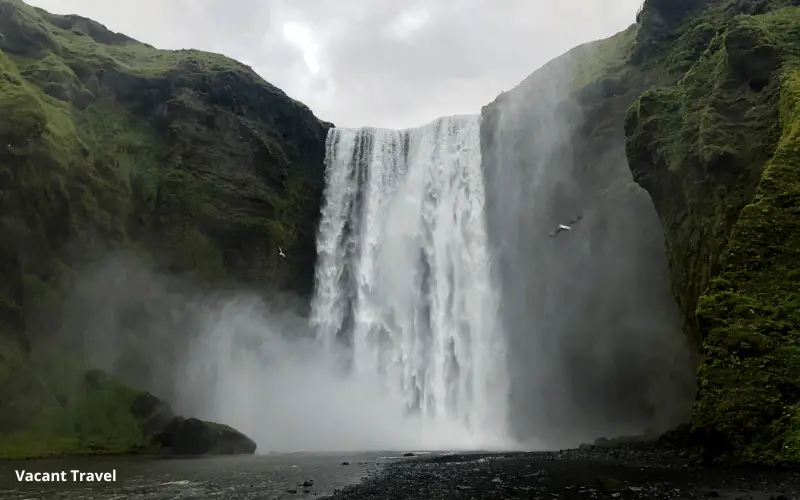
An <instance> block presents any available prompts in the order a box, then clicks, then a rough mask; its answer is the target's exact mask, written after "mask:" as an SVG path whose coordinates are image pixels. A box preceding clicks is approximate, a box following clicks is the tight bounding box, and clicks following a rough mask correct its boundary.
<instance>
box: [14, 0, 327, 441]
mask: <svg viewBox="0 0 800 500" xmlns="http://www.w3.org/2000/svg"><path fill="white" fill-rule="evenodd" d="M330 127H331V124H329V123H325V122H321V121H320V120H318V119H317V118H316V117H315V116H314V115H313V113H312V112H311V111H310V110H309V109H308V108H306V107H305V106H304V105H303V104H301V103H299V102H297V101H294V100H293V99H291V98H289V97H288V96H287V95H286V94H284V93H283V92H282V91H281V90H280V89H277V88H275V87H273V86H272V85H270V84H268V83H266V82H265V81H264V80H263V79H262V78H261V77H259V76H258V75H257V74H256V73H255V72H254V71H253V70H252V69H250V68H249V67H247V66H245V65H243V64H240V63H238V62H236V61H233V60H231V59H228V58H226V57H223V56H221V55H217V54H209V53H204V52H199V51H194V50H181V51H163V50H157V49H155V48H153V47H152V46H149V45H147V44H143V43H140V42H138V41H136V40H133V39H131V38H129V37H127V36H125V35H122V34H118V33H113V32H111V31H109V30H108V29H106V28H105V27H103V26H102V25H100V24H98V23H96V22H94V21H91V20H89V19H85V18H82V17H79V16H73V15H71V16H59V15H53V14H49V13H47V12H45V11H43V10H40V9H36V8H33V7H30V6H28V5H26V4H24V3H23V2H21V1H19V0H0V144H1V145H2V146H0V341H2V346H0V360H2V361H0V363H2V369H0V401H2V403H0V415H2V419H0V434H2V435H4V436H7V435H10V434H13V432H14V431H17V430H20V429H22V428H24V427H25V426H27V425H28V424H30V423H31V422H36V425H37V426H38V425H39V424H41V426H43V427H44V428H46V432H45V431H44V430H41V429H40V431H41V432H40V431H37V435H40V434H41V435H42V436H50V435H51V434H52V433H60V434H65V435H66V436H67V437H70V438H71V437H75V433H76V432H78V431H77V430H75V428H72V429H62V428H59V429H57V430H56V429H53V428H52V426H51V425H50V423H48V422H41V423H40V422H39V420H41V419H43V418H45V416H46V414H48V412H50V413H52V414H53V415H55V417H54V418H53V419H51V420H53V421H54V422H57V421H59V419H60V418H61V417H59V416H58V415H62V416H63V414H64V412H68V413H69V412H71V413H75V412H77V411H79V410H80V409H76V408H73V407H72V401H73V400H75V401H77V399H75V398H72V396H74V395H76V394H78V393H82V391H84V389H85V388H84V387H82V385H81V384H80V383H78V382H77V381H78V380H79V379H80V377H79V376H78V375H77V374H76V372H74V370H72V369H71V368H67V365H68V363H66V361H65V362H64V363H61V364H59V365H58V366H59V368H58V369H55V368H53V367H54V366H56V365H54V364H53V363H52V362H51V360H49V358H48V360H45V359H44V357H46V355H47V354H48V353H47V352H46V351H48V350H56V357H57V358H58V359H59V360H62V358H63V360H66V359H67V357H68V356H67V355H66V353H65V352H64V351H61V350H58V349H55V348H54V347H53V346H54V343H55V342H56V341H59V342H60V341H61V340H69V341H72V342H70V343H69V345H70V346H71V347H76V348H77V349H76V350H75V351H74V352H73V354H75V355H76V360H78V361H80V360H81V356H82V355H83V353H84V352H86V354H87V355H91V356H97V355H98V350H99V349H101V348H102V343H94V342H93V340H101V339H103V338H105V339H106V340H107V341H108V340H109V339H110V338H111V337H112V336H115V335H117V334H119V335H120V339H119V342H120V345H119V346H118V351H120V352H125V353H126V354H125V356H124V358H125V359H118V360H116V364H117V367H122V366H127V367H129V369H128V370H127V375H130V377H129V378H131V379H132V380H133V381H135V382H142V383H146V382H148V381H152V380H153V379H157V378H158V375H159V374H158V373H149V374H147V373H144V372H147V371H148V370H149V368H148V367H147V365H148V363H150V362H152V361H153V360H152V359H151V358H152V356H153V353H154V352H156V351H158V353H159V355H160V356H162V357H163V358H164V359H161V360H160V361H159V362H160V363H162V364H166V365H169V363H170V362H171V360H172V361H174V359H175V358H174V356H177V353H180V352H181V349H182V347H181V345H182V340H181V335H184V334H185V335H189V334H191V332H190V330H191V328H190V325H191V323H190V322H186V321H180V320H179V319H176V318H172V317H171V315H173V311H171V310H170V307H171V302H169V301H163V300H162V301H159V297H158V296H155V295H152V293H151V292H152V289H153V288H154V287H152V286H150V285H148V284H147V283H146V278H145V277H144V276H145V275H144V274H142V273H139V274H138V275H137V274H136V271H137V270H141V269H151V270H153V269H154V270H156V271H157V272H160V273H165V272H166V273H168V274H171V275H179V276H184V277H185V279H188V280H192V282H193V283H194V284H195V285H196V288H202V287H203V286H204V285H212V286H214V287H215V288H225V287H226V286H228V285H233V284H235V285H236V286H237V287H242V286H245V287H247V286H252V287H253V288H258V289H261V290H263V289H265V288H274V289H280V290H285V289H289V290H292V291H295V292H298V293H300V294H306V295H308V294H309V293H310V291H311V289H312V285H313V270H314V260H315V249H314V239H315V234H316V226H317V219H318V214H319V204H320V197H321V192H322V187H323V182H324V179H323V170H324V154H325V136H326V133H327V130H328V129H329V128H330ZM279 246H280V247H281V248H282V249H283V250H284V252H285V253H286V255H287V258H286V259H282V258H280V257H279V255H278V247H279ZM125 253H126V254H135V255H136V256H137V259H140V260H143V261H144V262H145V264H142V265H140V266H139V267H134V266H130V265H129V261H126V259H124V258H122V257H120V255H121V254H125ZM111 256H114V257H113V259H112V260H111V261H108V258H110V257H111ZM131 271H133V272H131ZM126 273H127V274H128V278H130V277H131V275H134V276H136V277H138V280H133V281H130V286H128V287H127V288H126V287H125V286H123V287H121V288H120V287H117V288H116V289H115V290H116V292H118V293H117V295H113V294H111V293H110V292H112V289H113V283H119V281H120V279H125V276H126ZM92 283H93V284H94V285H97V286H88V285H92ZM87 284H88V285H87ZM148 286H150V288H148ZM76 287H77V289H78V290H79V291H81V293H82V296H80V294H78V295H79V296H78V297H77V298H76V297H74V295H75V293H74V292H75V290H76ZM122 291H124V293H127V295H126V297H127V299H128V300H127V301H125V300H117V299H118V298H119V293H121V292H122ZM67 296H70V300H73V301H74V300H77V301H78V302H80V303H81V304H80V307H73V306H71V305H69V304H67V303H65V302H64V300H65V298H66V297H67ZM114 297H117V299H115V298H114ZM161 298H163V297H161ZM65 308H66V309H68V311H66V310H64V309H65ZM62 310H63V311H62ZM66 312H71V313H72V315H71V316H70V317H71V318H73V320H72V321H68V322H66V323H64V322H62V319H63V317H64V314H62V313H66ZM87 313H88V314H87ZM91 317H95V318H106V319H108V322H106V323H104V324H103V325H102V328H99V327H98V324H94V325H93V324H90V320H89V319H88V318H91ZM170 318H171V319H170ZM158 320H161V321H162V325H161V328H159V329H153V328H151V327H152V326H153V324H154V323H155V322H157V321H158ZM164 320H169V321H166V322H164ZM90 331H91V332H95V333H97V334H98V335H97V336H96V337H92V336H91V335H89V334H88V333H87V332H90ZM145 334H146V335H145ZM158 345H160V346H162V347H160V348H156V347H155V346H158ZM18 346H20V347H18ZM125 346H127V347H125ZM61 347H62V344H61V343H59V349H60V348H61ZM123 347H124V348H123ZM26 351H27V352H26ZM101 354H102V353H101ZM170 356H173V357H170ZM40 358H41V359H40ZM62 364H63V365H65V366H64V367H63V369H62V367H61V365H62ZM50 368H53V369H52V370H51V369H50ZM63 380H70V381H72V380H75V381H76V382H75V384H67V386H64V384H62V383H61V382H62V381H63ZM167 395H168V394H167ZM76 397H77V396H76ZM81 400H82V399H81ZM92 401H94V400H91V398H90V401H89V403H91V404H94V403H97V404H101V405H105V404H107V403H108V404H111V405H114V404H117V403H115V402H110V403H109V402H106V401H94V402H92ZM76 404H77V403H76ZM81 404H83V403H81ZM87 404H88V403H87ZM84 409H85V408H84ZM51 410H52V412H51ZM81 411H83V410H81ZM87 411H88V410H87ZM51 416H52V415H51ZM40 417H41V418H40ZM62 420H63V421H67V419H66V417H64V418H63V419H62ZM70 421H71V420H70ZM121 425H123V424H121ZM57 427H58V426H57ZM60 427H64V426H60ZM51 431H52V432H51ZM111 432H121V431H120V430H119V429H116V430H113V431H111ZM84 437H86V436H84ZM89 437H91V436H89ZM89 437H86V439H82V440H81V439H79V441H81V442H84V441H87V440H88V439H89ZM37 439H38V438H37ZM44 439H46V437H43V438H41V439H39V440H40V441H41V440H44ZM76 439H77V438H76ZM0 448H2V450H0V452H2V453H0V454H5V451H6V448H7V447H5V446H4V445H3V446H0ZM45 448H46V446H45ZM52 451H54V450H49V451H48V452H52ZM56 451H57V450H56ZM22 454H23V455H24V454H25V453H24V450H23V452H22Z"/></svg>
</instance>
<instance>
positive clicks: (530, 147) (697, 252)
mask: <svg viewBox="0 0 800 500" xmlns="http://www.w3.org/2000/svg"><path fill="white" fill-rule="evenodd" d="M797 5H798V4H797V2H796V1H789V0H786V1H780V0H772V1H771V0H759V1H756V0H683V1H679V2H675V1H669V2H668V1H663V0H646V1H645V2H644V4H643V6H642V9H641V11H640V12H639V14H638V16H637V22H636V24H635V25H633V26H631V27H630V28H629V29H628V30H626V31H624V32H622V33H619V34H617V35H616V36H614V37H611V38H609V39H606V40H602V41H599V42H594V43H590V44H586V45H584V46H581V47H578V48H576V49H574V50H572V51H570V52H569V53H567V54H565V55H564V56H562V57H560V58H558V59H556V60H554V61H552V62H551V63H549V64H548V65H546V66H545V67H543V68H542V69H540V70H538V71H537V72H535V73H534V74H533V75H531V77H530V78H529V79H528V80H526V81H525V82H523V83H522V84H521V85H520V86H519V87H517V88H516V89H514V90H512V91H511V92H508V93H505V94H503V95H501V96H500V97H498V99H497V100H496V101H495V102H493V103H492V104H491V105H489V106H487V107H486V108H484V110H483V118H484V130H483V131H482V147H483V152H484V167H485V169H486V174H485V176H486V179H487V189H488V190H489V191H488V193H487V208H488V211H489V213H488V217H489V220H490V222H489V228H490V231H491V232H492V234H490V239H491V240H492V241H493V242H494V245H495V254H496V256H497V258H498V260H499V263H500V274H501V276H503V277H504V279H503V282H504V287H503V290H502V293H503V299H502V300H503V304H504V306H505V307H507V308H509V309H510V313H509V314H508V315H507V316H508V317H507V325H506V327H507V328H508V330H509V332H510V339H509V343H510V345H509V350H510V352H511V353H513V354H512V356H511V358H510V362H511V369H512V394H513V398H521V400H523V401H525V403H524V404H523V405H522V406H521V407H520V409H519V410H518V411H517V412H516V413H513V410H512V417H513V418H515V419H516V426H517V427H518V428H519V429H522V430H523V434H524V430H525V429H527V430H528V432H534V431H535V429H537V428H541V427H542V426H545V427H548V428H549V429H550V428H552V429H553V430H555V431H560V433H561V435H569V433H570V432H574V431H576V430H577V431H578V432H580V430H585V429H591V431H590V432H592V433H595V434H597V433H598V432H608V431H609V430H611V431H613V430H614V429H613V425H612V422H613V423H617V424H619V423H622V424H623V425H625V424H627V425H630V426H632V427H633V428H635V427H637V426H639V427H641V426H642V425H643V422H653V423H654V425H656V426H657V425H658V424H665V423H666V422H675V421H676V420H675V419H679V417H680V414H681V407H682V406H683V405H684V404H685V403H682V401H684V402H685V401H686V399H685V398H686V397H687V396H689V397H691V395H692V394H693V393H695V390H694V389H693V387H692V386H693V385H694V383H693V382H692V381H691V380H690V379H689V378H688V377H687V374H686V371H685V370H686V369H687V367H690V366H691V365H692V364H693V363H695V362H697V363H699V367H698V371H697V374H696V378H697V386H698V387H697V390H696V394H694V396H695V403H694V406H693V410H692V414H691V426H690V427H691V429H692V432H691V435H692V437H693V438H694V439H696V441H695V442H696V443H697V444H698V446H699V447H700V448H701V449H702V452H703V454H704V457H705V458H706V459H708V460H724V461H734V462H757V463H785V462H791V463H795V462H797V461H798V459H800V455H799V454H798V449H799V448H798V444H799V443H800V441H799V440H800V413H798V401H800V392H799V391H800V359H799V358H798V351H797V342H798V338H799V337H798V333H799V330H798V326H797V325H798V321H799V320H800V316H798V314H800V308H799V307H798V305H800V302H799V301H800V280H798V274H797V272H798V271H797V269H798V267H799V266H798V256H799V255H800V254H798V252H800V245H798V238H800V231H799V229H800V226H799V224H800V217H797V215H798V210H800V208H798V207H799V206H800V205H799V204H798V196H799V194H798V193H800V191H798V188H800V185H799V184H798V163H797V153H798V144H797V123H798V122H797V119H798V112H797V99H798V87H797V82H798V53H799V52H798V49H797V48H796V47H797V46H798V41H800V31H798V29H797V26H798V19H800V17H798V16H800V11H799V9H798V7H797ZM626 160H627V161H626ZM626 164H627V165H626ZM630 173H632V174H633V178H632V179H631V176H630ZM632 180H635V182H636V183H637V184H639V185H640V186H641V187H642V188H644V189H645V190H646V191H647V193H645V192H644V191H643V190H641V189H639V188H638V187H637V186H635V185H634V184H633V183H632ZM548 193H549V194H548ZM648 194H649V196H647V195H648ZM653 207H654V208H655V210H653ZM578 215H583V218H582V219H580V220H579V221H578V222H577V223H575V224H574V225H573V230H572V231H570V232H568V233H560V234H558V235H556V236H555V237H553V238H548V236H549V235H548V234H547V233H549V232H550V231H552V230H553V229H555V228H556V227H557V225H558V224H564V223H568V222H567V221H569V220H575V218H576V217H577V216H578ZM659 220H660V225H659V224H658V221H659ZM659 226H660V227H659ZM662 231H663V235H662ZM662 245H663V246H662ZM664 249H665V250H666V255H665V254H664ZM665 256H666V261H667V262H668V265H669V271H668V273H669V282H670V283H671V288H672V292H673V294H674V298H675V300H676V301H677V305H678V307H679V312H677V315H676V311H674V310H673V309H672V307H671V306H670V304H669V302H670V300H668V298H667V297H665V296H664V290H665V289H666V279H665V273H666V269H664V267H663V264H664V257H665ZM520 273H522V276H524V277H525V279H516V280H515V279H514V277H519V276H520ZM628 273H630V274H628ZM681 327H682V329H683V335H681V334H680V333H679V331H680V329H681ZM537 332H538V333H537ZM681 342H688V344H689V349H690V351H693V353H694V355H693V356H691V358H694V359H693V360H689V359H688V358H687V357H686V354H687V351H686V350H685V349H684V348H683V347H682V346H681V345H680V344H681ZM542 350H544V351H545V352H546V353H547V355H546V356H540V355H537V353H538V352H540V351H542ZM639 363H642V364H639ZM531 364H533V365H536V366H537V367H538V368H537V369H536V370H538V371H539V372H540V375H542V374H544V375H545V376H544V377H542V376H539V377H534V378H520V377H518V376H517V377H514V376H513V371H514V370H518V371H519V372H520V373H523V372H524V371H525V370H526V369H529V368H526V367H529V366H530V365H531ZM559 367H560V369H559ZM584 370H585V372H584ZM583 373H591V376H587V375H583V376H582V374H583ZM670 379H671V380H672V382H667V381H668V380H670ZM615 391H618V392H616V393H615ZM534 394H536V396H534ZM634 394H635V395H639V396H638V397H637V396H633V397H631V395H634ZM648 394H650V395H652V396H651V397H653V398H655V400H658V401H661V405H660V406H658V407H657V408H656V407H654V406H653V403H652V400H648ZM683 407H684V408H686V406H683ZM543 408H546V409H547V410H544V409H543ZM533 409H536V410H535V411H530V410H533ZM578 409H582V410H584V411H583V413H584V414H586V415H587V419H589V420H590V421H591V423H589V422H588V421H587V422H580V421H579V420H577V419H576V417H575V416H574V415H575V414H576V413H575V410H578ZM616 411H619V412H620V413H621V415H618V414H615V412H616ZM648 412H651V414H655V415H659V416H660V417H663V418H664V420H659V419H655V420H653V419H652V418H651V417H650V416H648ZM577 413H578V414H580V413H581V412H580V411H578V412H577ZM536 415H538V417H537V416H536ZM626 419H628V420H627V422H626ZM629 428H630V427H629ZM617 430H619V429H617ZM557 435H558V434H556V436H557ZM556 439H557V438H556Z"/></svg>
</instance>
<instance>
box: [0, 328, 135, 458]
mask: <svg viewBox="0 0 800 500" xmlns="http://www.w3.org/2000/svg"><path fill="white" fill-rule="evenodd" d="M78 366H79V365H77V364H70V363H69V362H67V361H65V360H63V359H55V358H52V357H48V358H46V359H39V360H32V359H30V358H29V357H28V355H26V354H24V353H23V352H22V351H20V349H19V348H18V346H16V345H15V344H14V343H12V342H8V341H2V342H0V401H2V403H0V407H2V412H0V459H26V458H42V457H48V456H60V455H84V454H117V453H130V452H135V451H139V450H144V449H147V448H148V446H149V442H148V441H147V440H146V439H145V437H144V435H143V434H142V432H141V429H140V427H139V422H138V421H137V420H136V418H135V417H134V416H133V414H132V413H131V412H130V409H131V405H132V403H133V401H134V399H135V398H136V396H138V395H139V394H140V392H139V391H137V390H134V389H131V388H130V387H127V386H125V385H124V384H122V383H120V382H118V381H116V380H114V379H108V380H103V381H102V382H101V383H100V384H97V385H95V386H89V385H87V384H86V382H85V380H84V378H83V372H82V370H80V368H79V367H78Z"/></svg>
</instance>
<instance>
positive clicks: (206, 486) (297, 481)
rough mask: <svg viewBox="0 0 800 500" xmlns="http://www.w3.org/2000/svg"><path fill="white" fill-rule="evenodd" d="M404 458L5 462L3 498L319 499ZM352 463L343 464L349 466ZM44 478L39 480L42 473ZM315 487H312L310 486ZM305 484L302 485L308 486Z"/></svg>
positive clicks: (0, 479) (0, 482)
mask: <svg viewBox="0 0 800 500" xmlns="http://www.w3.org/2000/svg"><path fill="white" fill-rule="evenodd" d="M401 455H402V454H400V453H389V452H372V453H326V454H322V453H288V454H269V455H249V456H232V457H209V458H205V457H204V458H188V459H186V458H180V459H178V458H170V459H165V458H160V459H156V458H144V457H109V458H94V457H93V458H82V459H78V458H76V459H58V460H28V461H4V462H0V499H12V498H13V499H14V500H24V499H28V500H34V499H35V500H39V499H70V500H72V499H75V500H112V499H114V500H116V499H131V500H183V499H211V498H213V499H217V500H228V499H230V500H247V499H259V500H262V499H263V500H269V499H284V498H294V499H304V498H309V499H310V498H320V497H322V496H325V495H327V494H330V493H331V492H332V491H333V490H335V489H338V488H341V487H343V486H346V485H348V484H352V483H354V482H356V481H358V480H359V479H360V478H361V477H363V476H364V475H365V474H366V473H367V472H368V470H369V469H370V468H372V467H375V466H378V465H380V464H382V463H386V462H388V461H391V460H393V459H395V458H398V457H400V456H401ZM345 462H346V463H347V464H344V463H345ZM22 470H25V471H26V472H50V473H53V472H57V473H60V472H62V471H64V472H65V474H64V476H65V477H66V481H63V482H49V483H43V482H35V483H34V482H24V481H19V480H18V473H21V472H20V471H22ZM72 470H77V471H81V472H95V473H112V472H115V476H116V480H115V481H112V482H85V481H84V482H80V481H73V474H72V473H71V471H72ZM40 477H41V476H40ZM311 483H313V484H311ZM304 484H305V486H304Z"/></svg>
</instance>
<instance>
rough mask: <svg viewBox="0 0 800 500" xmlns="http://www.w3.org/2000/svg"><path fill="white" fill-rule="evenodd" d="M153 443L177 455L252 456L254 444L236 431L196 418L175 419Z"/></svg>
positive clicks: (254, 449) (157, 435) (156, 436)
mask: <svg viewBox="0 0 800 500" xmlns="http://www.w3.org/2000/svg"><path fill="white" fill-rule="evenodd" d="M155 442H156V443H158V444H159V445H160V446H163V447H165V448H169V450H170V451H171V452H172V453H174V454H176V455H238V454H252V453H255V451H256V447H257V445H256V443H255V441H253V440H252V439H250V438H249V437H247V436H245V435H244V434H242V433H241V432H239V431H237V430H236V429H234V428H232V427H229V426H227V425H223V424H217V423H214V422H207V421H204V420H199V419H196V418H183V417H174V418H173V419H172V420H171V421H170V422H169V424H167V426H166V427H164V429H163V430H162V431H161V432H159V433H158V434H156V435H155Z"/></svg>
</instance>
